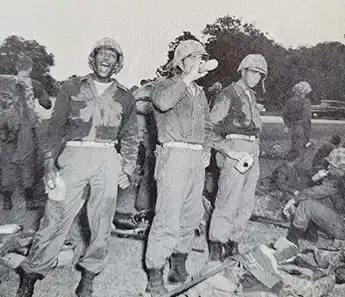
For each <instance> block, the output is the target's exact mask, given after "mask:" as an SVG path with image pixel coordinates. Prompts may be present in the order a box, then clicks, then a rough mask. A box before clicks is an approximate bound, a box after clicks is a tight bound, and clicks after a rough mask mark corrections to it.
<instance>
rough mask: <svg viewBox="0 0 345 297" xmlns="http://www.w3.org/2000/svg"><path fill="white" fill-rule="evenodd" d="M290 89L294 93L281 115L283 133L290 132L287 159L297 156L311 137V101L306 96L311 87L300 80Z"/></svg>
mask: <svg viewBox="0 0 345 297" xmlns="http://www.w3.org/2000/svg"><path fill="white" fill-rule="evenodd" d="M292 91H293V92H294V94H295V95H294V96H293V97H292V98H290V99H289V100H288V101H287V103H286V104H285V107H284V110H283V115H282V116H283V120H284V123H285V133H290V138H291V148H290V151H289V153H288V155H289V156H288V157H289V159H293V158H297V157H299V156H300V154H301V153H302V151H303V150H304V149H305V147H306V146H307V145H308V144H309V143H310V138H311V103H310V100H309V99H308V98H307V97H306V96H307V95H308V94H309V93H310V92H311V91H312V89H311V87H310V85H309V83H307V82H306V81H301V82H299V83H298V84H296V85H295V86H294V87H293V88H292Z"/></svg>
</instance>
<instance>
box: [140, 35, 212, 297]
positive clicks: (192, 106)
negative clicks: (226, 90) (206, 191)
mask: <svg viewBox="0 0 345 297" xmlns="http://www.w3.org/2000/svg"><path fill="white" fill-rule="evenodd" d="M207 58H208V54H207V52H206V51H205V49H204V47H203V46H202V45H201V43H199V42H197V41H194V40H186V41H183V42H181V43H180V44H179V45H178V46H177V47H176V49H175V52H174V58H173V60H172V62H171V66H172V67H173V70H174V71H175V73H174V75H173V76H172V77H170V78H167V79H164V80H162V81H159V82H158V83H157V84H156V86H155V88H154V90H153V94H152V101H153V104H154V107H155V110H154V113H155V119H156V123H157V129H158V141H159V142H160V144H161V145H160V146H159V147H157V149H156V154H157V160H156V168H155V178H156V180H157V203H156V209H155V211H156V215H155V217H154V220H153V223H152V226H151V231H150V234H149V238H148V245H147V252H146V267H147V271H148V279H149V283H148V286H147V291H149V292H151V295H152V296H161V295H163V294H164V293H165V292H166V291H167V289H166V287H165V285H164V281H163V269H164V265H165V263H166V261H167V259H168V258H169V257H170V265H171V266H170V272H169V275H168V281H169V282H171V283H179V282H184V281H185V280H186V278H187V276H188V272H187V271H186V266H185V264H186V259H187V256H188V253H189V252H190V250H191V245H192V241H193V239H194V230H195V229H196V227H197V226H198V224H199V222H200V221H201V218H202V215H203V205H202V200H201V196H202V191H203V185H204V176H205V167H207V165H208V163H209V158H210V148H209V146H210V145H209V144H208V141H207V140H206V136H205V128H206V121H207V120H208V118H209V110H208V105H207V99H206V96H205V93H204V91H203V90H202V88H201V87H199V86H198V85H197V84H196V82H195V81H196V80H197V79H199V78H201V77H203V76H205V75H206V74H207V72H206V71H200V65H201V64H202V63H203V60H204V59H207ZM199 71H200V72H199Z"/></svg>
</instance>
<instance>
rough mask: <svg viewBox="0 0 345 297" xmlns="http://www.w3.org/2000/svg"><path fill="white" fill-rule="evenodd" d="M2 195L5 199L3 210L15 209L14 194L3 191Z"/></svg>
mask: <svg viewBox="0 0 345 297" xmlns="http://www.w3.org/2000/svg"><path fill="white" fill-rule="evenodd" d="M1 194H2V199H3V204H2V208H3V209H4V210H11V209H12V208H13V203H12V192H10V191H3V192H2V193H1Z"/></svg>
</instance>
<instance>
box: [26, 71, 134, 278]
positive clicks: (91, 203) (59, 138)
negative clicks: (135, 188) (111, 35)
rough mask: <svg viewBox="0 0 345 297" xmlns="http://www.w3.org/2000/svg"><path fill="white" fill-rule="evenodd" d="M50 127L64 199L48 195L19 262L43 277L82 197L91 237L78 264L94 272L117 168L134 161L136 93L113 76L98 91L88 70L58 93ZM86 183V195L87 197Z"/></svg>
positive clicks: (100, 263) (105, 240)
mask: <svg viewBox="0 0 345 297" xmlns="http://www.w3.org/2000/svg"><path fill="white" fill-rule="evenodd" d="M48 130H49V132H48V142H47V144H48V148H47V150H50V151H54V152H57V153H58V156H57V160H56V162H57V165H58V167H59V169H60V175H61V177H62V178H63V180H64V181H65V183H66V193H65V199H64V200H63V201H55V200H52V199H48V202H47V206H46V211H45V215H44V217H43V219H42V221H41V226H40V229H39V231H38V232H37V233H36V235H35V238H34V241H33V245H32V248H31V250H30V253H29V255H28V257H27V258H26V259H25V260H24V262H22V264H21V266H22V268H23V269H24V271H26V272H27V273H36V274H40V275H42V276H45V275H46V274H47V273H48V271H49V270H50V268H51V266H52V264H53V263H54V261H55V260H56V259H57V256H58V253H59V251H60V249H61V247H62V245H63V243H64V241H65V239H66V236H67V234H68V232H69V230H70V227H71V225H72V223H73V220H74V218H75V217H76V216H77V214H78V213H79V211H80V209H81V208H82V206H83V205H84V203H85V202H86V203H87V216H88V221H89V225H90V230H91V239H90V243H89V246H88V248H87V250H86V253H85V254H84V255H83V257H82V258H81V259H80V261H79V264H80V266H81V267H83V268H84V269H86V270H87V271H90V272H93V273H96V274H97V273H99V272H100V271H101V270H102V269H103V268H104V266H105V264H106V257H107V254H108V251H109V238H110V231H111V222H112V218H113V215H114V213H115V208H116V197H117V187H118V177H119V174H120V172H121V168H122V170H123V171H124V172H126V173H127V174H128V175H131V174H132V172H133V170H134V167H135V164H136V159H137V153H138V127H137V121H136V108H135V101H134V98H133V96H132V95H131V93H130V92H129V91H128V90H127V89H126V88H125V87H123V86H122V85H121V84H119V83H118V82H117V81H116V80H113V81H112V83H111V84H110V85H109V86H108V88H107V89H106V90H105V91H104V92H103V93H102V94H100V95H99V94H98V93H97V91H96V87H95V82H94V80H93V79H92V76H91V75H86V76H84V77H77V78H73V79H71V80H69V81H67V82H66V83H65V84H64V85H63V86H62V88H61V90H60V92H59V94H58V96H57V99H56V103H55V106H54V111H53V114H52V117H51V120H50V123H49V129H48ZM117 141H120V142H121V155H120V154H119V153H118V152H117V151H116V148H115V143H117ZM89 188H90V195H89V197H85V195H84V194H85V192H86V191H87V190H88V189H89Z"/></svg>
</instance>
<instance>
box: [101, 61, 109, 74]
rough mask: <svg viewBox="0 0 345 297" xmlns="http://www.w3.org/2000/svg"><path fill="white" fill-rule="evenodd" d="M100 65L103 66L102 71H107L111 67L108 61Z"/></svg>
mask: <svg viewBox="0 0 345 297" xmlns="http://www.w3.org/2000/svg"><path fill="white" fill-rule="evenodd" d="M100 66H101V67H100V68H101V71H102V72H107V71H108V70H109V69H110V65H109V64H108V63H105V62H103V63H101V65H100Z"/></svg>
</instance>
